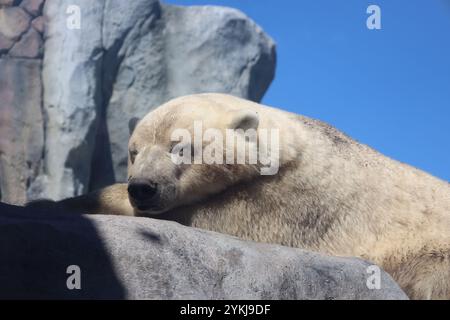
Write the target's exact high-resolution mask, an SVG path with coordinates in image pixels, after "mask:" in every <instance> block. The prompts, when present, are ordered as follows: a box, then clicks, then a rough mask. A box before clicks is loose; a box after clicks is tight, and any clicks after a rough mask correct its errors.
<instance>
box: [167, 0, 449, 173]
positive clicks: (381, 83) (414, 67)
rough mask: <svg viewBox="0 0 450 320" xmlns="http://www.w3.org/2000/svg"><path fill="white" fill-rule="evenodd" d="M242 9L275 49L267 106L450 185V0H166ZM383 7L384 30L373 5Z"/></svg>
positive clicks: (181, 3) (180, 3) (173, 2)
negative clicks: (373, 20)
mask: <svg viewBox="0 0 450 320" xmlns="http://www.w3.org/2000/svg"><path fill="white" fill-rule="evenodd" d="M166 2H167V3H172V4H179V5H202V4H212V5H222V6H230V7H234V8H238V9H240V10H241V11H243V12H244V13H246V14H247V15H248V16H249V17H251V18H252V19H253V20H255V21H256V22H257V23H258V24H259V25H260V26H262V28H263V29H264V30H265V31H266V32H267V33H268V34H269V35H270V36H271V37H272V38H273V39H274V40H275V42H276V43H277V53H278V61H277V70H276V75H275V80H274V82H273V83H272V85H271V87H270V89H269V91H268V92H267V94H266V96H265V97H264V99H263V103H265V104H268V105H273V106H277V107H280V108H283V109H287V110H289V111H293V112H296V113H299V114H304V115H307V116H310V117H313V118H317V119H320V120H324V121H326V122H328V123H330V124H332V125H333V126H335V127H337V128H338V129H340V130H342V131H344V132H345V133H347V134H349V135H350V136H352V137H353V138H355V139H356V140H358V141H360V142H362V143H365V144H368V145H370V146H371V147H373V148H375V149H377V150H378V151H380V152H382V153H384V154H386V155H388V156H390V157H392V158H394V159H397V160H400V161H402V162H406V163H409V164H411V165H414V166H416V167H418V168H421V169H423V170H425V171H428V172H430V173H432V174H433V175H435V176H438V177H440V178H442V179H444V180H447V181H449V180H450V0H413V1H406V0H383V1H382V0H374V1H363V0H308V1H306V0H305V1H303V0H302V1H299V0H167V1H166ZM370 4H376V5H378V6H380V8H381V24H382V25H381V27H382V29H381V30H368V29H367V27H366V19H367V17H368V16H369V15H368V14H366V9H367V7H368V6H369V5H370Z"/></svg>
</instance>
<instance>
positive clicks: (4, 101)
mask: <svg viewBox="0 0 450 320" xmlns="http://www.w3.org/2000/svg"><path fill="white" fill-rule="evenodd" d="M41 66H42V63H41V61H40V60H29V59H10V58H4V59H3V58H2V59H0V70H1V71H0V189H1V192H2V201H5V202H9V203H24V202H25V201H26V200H27V199H28V193H29V192H31V189H32V187H33V186H34V185H35V183H36V179H37V177H38V176H39V174H40V173H41V170H42V156H43V149H44V122H43V118H42V112H41V101H42V82H41V76H40V71H41Z"/></svg>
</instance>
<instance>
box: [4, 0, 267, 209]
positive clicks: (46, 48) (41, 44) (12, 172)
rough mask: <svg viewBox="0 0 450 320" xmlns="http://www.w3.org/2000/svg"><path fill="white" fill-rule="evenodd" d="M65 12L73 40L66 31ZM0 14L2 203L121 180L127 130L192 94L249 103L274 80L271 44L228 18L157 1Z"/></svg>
mask: <svg viewBox="0 0 450 320" xmlns="http://www.w3.org/2000/svg"><path fill="white" fill-rule="evenodd" d="M73 5H75V6H77V7H76V8H78V9H79V13H80V15H79V18H80V19H79V22H80V24H79V27H80V28H79V29H77V28H72V27H70V26H69V25H68V19H74V18H75V19H76V17H75V16H74V13H73V11H72V10H73V7H72V9H70V10H68V8H69V6H73ZM0 6H1V8H0V194H1V198H0V199H1V200H2V201H5V202H9V203H23V202H25V201H27V200H31V199H35V198H40V197H46V198H52V199H55V200H57V199H61V198H64V197H70V196H73V195H78V194H82V193H85V192H87V191H90V190H92V189H96V188H99V187H102V186H105V185H108V184H111V183H114V182H116V181H124V179H125V178H126V165H127V161H126V160H127V140H128V120H129V119H131V118H133V117H141V116H143V115H145V114H146V113H147V112H149V111H150V110H151V109H152V108H155V107H156V106H158V105H160V104H162V103H164V102H165V101H167V100H169V99H171V98H174V97H176V96H180V95H185V94H190V93H198V92H224V93H231V94H234V95H237V96H240V97H244V98H247V99H251V100H255V101H259V100H260V99H261V98H262V96H263V94H264V92H265V91H266V90H267V88H268V86H269V84H270V82H271V81H272V79H273V77H274V72H275V45H274V42H273V41H272V40H271V39H270V38H269V37H268V36H267V35H266V34H265V33H264V32H263V31H262V30H261V28H260V27H258V26H257V25H256V24H255V23H254V22H253V21H251V20H250V19H249V18H248V17H246V16H245V15H244V14H242V13H241V12H239V11H237V10H234V9H229V8H222V7H213V6H205V7H177V6H170V5H165V4H162V3H160V2H159V1H156V0H135V1H121V0H98V1H89V0H52V1H46V2H44V1H43V0H41V1H38V0H34V1H32V0H22V1H18V0H16V1H13V0H0ZM43 35H44V36H43Z"/></svg>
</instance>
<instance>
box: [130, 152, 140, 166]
mask: <svg viewBox="0 0 450 320" xmlns="http://www.w3.org/2000/svg"><path fill="white" fill-rule="evenodd" d="M129 152H130V161H131V164H133V163H134V159H136V156H137V154H138V151H137V150H130V151H129Z"/></svg>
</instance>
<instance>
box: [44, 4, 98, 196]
mask: <svg viewBox="0 0 450 320" xmlns="http://www.w3.org/2000/svg"><path fill="white" fill-rule="evenodd" d="M103 2H104V1H90V0H79V1H75V2H74V1H72V0H54V1H47V2H46V4H45V7H44V16H45V19H46V22H47V25H46V34H47V37H46V39H47V40H46V41H45V49H44V50H45V55H44V66H43V71H42V79H43V83H44V98H43V99H44V100H43V110H44V112H45V114H46V145H45V168H46V169H47V170H46V172H45V176H43V177H42V179H44V180H46V181H48V183H46V185H45V189H44V194H45V195H46V197H49V198H53V199H61V198H64V197H70V196H73V195H77V194H81V193H83V192H85V191H86V190H87V188H86V186H87V184H88V182H89V176H90V172H91V168H90V163H91V161H92V153H93V150H94V141H95V139H94V138H95V132H96V129H97V122H98V115H99V113H100V109H99V108H100V106H101V104H102V91H101V81H102V76H101V70H102V62H103V47H102V28H101V24H102V19H103ZM74 4H77V5H79V6H80V7H81V8H82V12H81V14H82V17H83V19H82V29H80V30H78V29H68V28H67V17H68V15H67V14H66V9H67V7H68V6H69V5H74ZM87 10H88V11H89V12H88V11H87Z"/></svg>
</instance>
